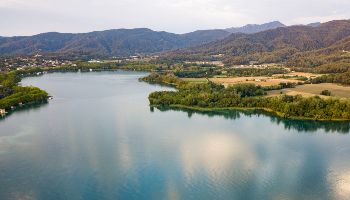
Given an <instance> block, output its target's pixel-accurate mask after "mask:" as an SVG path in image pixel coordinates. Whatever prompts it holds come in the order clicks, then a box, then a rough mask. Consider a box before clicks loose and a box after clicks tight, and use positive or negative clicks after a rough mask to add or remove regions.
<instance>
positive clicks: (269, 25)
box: [225, 21, 286, 34]
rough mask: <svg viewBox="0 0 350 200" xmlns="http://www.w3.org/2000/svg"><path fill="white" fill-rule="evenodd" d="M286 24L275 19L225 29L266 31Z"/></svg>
mask: <svg viewBox="0 0 350 200" xmlns="http://www.w3.org/2000/svg"><path fill="white" fill-rule="evenodd" d="M285 26H286V25H284V24H282V23H281V22H279V21H273V22H269V23H265V24H247V25H245V26H243V27H237V28H234V27H233V28H227V29H225V31H228V32H230V33H247V34H251V33H258V32H261V31H266V30H270V29H275V28H279V27H285Z"/></svg>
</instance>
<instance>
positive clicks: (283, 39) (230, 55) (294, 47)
mask: <svg viewBox="0 0 350 200" xmlns="http://www.w3.org/2000/svg"><path fill="white" fill-rule="evenodd" d="M348 37H350V20H336V21H331V22H326V23H322V24H320V25H319V26H316V27H313V26H305V25H303V26H289V27H280V28H276V29H271V30H267V31H263V32H258V33H255V34H243V33H236V34H232V35H230V36H229V37H226V38H224V39H222V40H219V41H214V42H210V43H207V44H204V45H200V46H197V47H191V48H187V49H181V50H177V51H172V52H168V53H166V54H165V56H166V57H167V58H168V59H169V58H170V59H171V58H172V59H177V60H211V59H213V58H214V57H215V55H218V54H221V55H224V56H223V58H222V60H223V61H225V62H226V63H227V64H247V63H250V62H252V61H254V62H258V63H272V62H283V61H286V60H288V59H289V58H291V57H293V56H294V55H296V54H297V53H299V54H300V53H302V52H310V51H316V50H319V49H324V48H328V47H331V46H332V45H334V44H337V43H340V44H342V43H341V42H340V41H342V40H344V39H346V38H348ZM346 44H347V45H349V43H346ZM338 46H339V45H338ZM342 48H343V49H344V50H346V49H349V47H344V46H342ZM316 53H317V52H316ZM294 59H295V58H294Z"/></svg>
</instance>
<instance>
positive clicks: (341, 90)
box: [268, 83, 350, 98]
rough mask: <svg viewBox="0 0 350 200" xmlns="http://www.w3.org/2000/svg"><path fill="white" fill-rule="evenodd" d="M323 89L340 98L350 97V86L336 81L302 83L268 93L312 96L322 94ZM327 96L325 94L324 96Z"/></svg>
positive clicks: (272, 94)
mask: <svg viewBox="0 0 350 200" xmlns="http://www.w3.org/2000/svg"><path fill="white" fill-rule="evenodd" d="M323 90H329V91H330V92H331V94H332V95H331V96H333V97H340V98H350V87H347V86H341V85H337V84H334V83H321V84H307V85H300V86H297V87H295V88H287V89H283V90H274V91H270V92H268V95H270V96H274V95H280V94H281V92H282V93H283V94H287V95H298V94H300V95H303V96H305V97H311V96H316V95H318V96H321V95H320V93H321V92H322V91H323ZM324 97H325V96H324Z"/></svg>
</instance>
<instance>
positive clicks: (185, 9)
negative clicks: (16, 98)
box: [0, 0, 350, 35]
mask: <svg viewBox="0 0 350 200" xmlns="http://www.w3.org/2000/svg"><path fill="white" fill-rule="evenodd" d="M349 10H350V1H349V0H322V1H320V0H215V1H214V0H143V1H139V0H138V1H137V0H1V2H0V19H1V20H0V26H1V27H2V28H1V30H0V35H31V34H35V33H40V32H48V31H59V32H87V31H93V30H104V29H112V28H136V27H148V28H151V29H154V30H165V31H170V32H177V33H183V32H189V31H193V30H197V29H208V28H224V27H232V26H241V25H245V24H247V23H264V22H268V21H272V20H280V21H282V22H283V23H286V24H289V25H291V24H302V23H311V22H316V21H321V22H324V21H329V20H333V19H346V18H350V12H348V11H349Z"/></svg>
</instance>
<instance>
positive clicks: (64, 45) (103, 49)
mask: <svg viewBox="0 0 350 200" xmlns="http://www.w3.org/2000/svg"><path fill="white" fill-rule="evenodd" d="M316 25H317V24H312V25H310V26H316ZM281 27H286V26H285V25H284V24H282V23H281V22H278V21H274V22H270V23H266V24H261V25H246V26H243V27H240V28H229V29H214V30H199V31H194V32H191V33H186V34H174V33H169V32H164V31H153V30H150V29H147V28H137V29H112V30H106V31H94V32H89V33H76V34H73V33H57V32H49V33H42V34H38V35H34V36H16V37H1V36H0V56H11V55H29V54H35V53H42V54H51V53H53V54H60V55H88V56H92V57H101V56H105V57H112V56H117V57H122V56H130V55H136V54H154V53H161V52H166V51H171V50H176V49H183V48H189V47H194V46H200V45H204V44H208V43H210V42H215V41H220V40H223V39H225V38H230V37H231V38H232V37H237V36H238V35H239V34H256V33H259V32H263V31H267V30H275V29H278V28H281ZM233 33H234V35H233V36H230V35H231V34H233ZM225 45H226V44H223V46H225Z"/></svg>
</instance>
